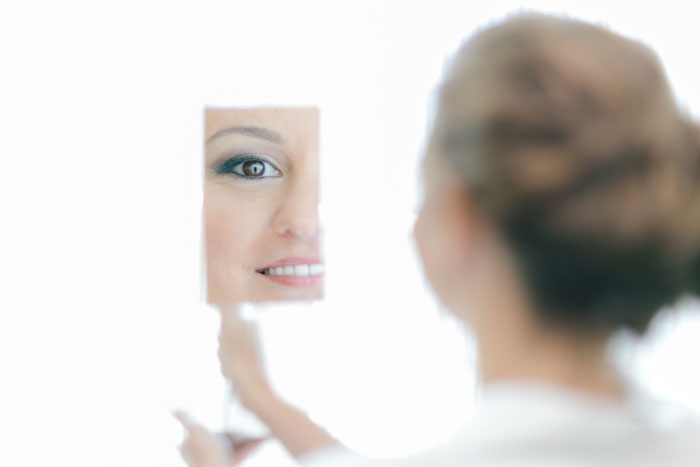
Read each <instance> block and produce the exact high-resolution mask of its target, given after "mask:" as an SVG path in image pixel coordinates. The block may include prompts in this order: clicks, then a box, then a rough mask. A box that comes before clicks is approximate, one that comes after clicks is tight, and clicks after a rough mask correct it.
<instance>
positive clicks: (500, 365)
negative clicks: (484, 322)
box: [477, 327, 625, 400]
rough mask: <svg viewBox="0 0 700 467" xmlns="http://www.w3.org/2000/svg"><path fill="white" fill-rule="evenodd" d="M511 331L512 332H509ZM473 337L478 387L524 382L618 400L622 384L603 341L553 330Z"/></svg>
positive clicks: (500, 332) (620, 396)
mask: <svg viewBox="0 0 700 467" xmlns="http://www.w3.org/2000/svg"><path fill="white" fill-rule="evenodd" d="M511 329H512V330H513V331H514V329H513V327H511ZM497 331H498V332H493V333H490V335H486V333H484V332H482V333H477V334H481V335H478V336H477V337H478V338H479V352H480V361H481V369H482V378H483V381H484V383H486V384H488V383H491V382H497V381H504V380H527V381H533V382H541V383H544V384H552V385H557V386H562V387H565V388H567V389H570V390H574V391H577V392H581V393H586V394H589V395H591V396H598V397H604V398H613V399H617V400H619V399H622V398H623V397H624V395H625V390H624V384H623V382H622V380H621V378H620V376H619V375H618V373H617V372H616V371H615V369H614V367H613V365H612V364H611V363H610V362H609V361H608V359H607V358H606V340H605V339H593V338H585V337H581V336H574V335H571V334H566V333H564V332H562V331H561V330H558V331H557V330H555V329H541V328H540V329H530V330H529V331H528V332H511V333H509V334H510V335H504V333H503V329H502V328H501V329H500V330H497Z"/></svg>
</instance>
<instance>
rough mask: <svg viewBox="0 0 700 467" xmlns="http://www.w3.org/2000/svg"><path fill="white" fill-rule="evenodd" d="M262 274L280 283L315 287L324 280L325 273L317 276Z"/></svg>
mask: <svg viewBox="0 0 700 467" xmlns="http://www.w3.org/2000/svg"><path fill="white" fill-rule="evenodd" d="M261 276H263V277H265V278H266V279H270V280H271V281H275V282H277V283H278V284H283V285H288V286H292V287H314V286H316V285H320V284H321V281H322V280H323V275H317V276H271V275H269V274H261Z"/></svg>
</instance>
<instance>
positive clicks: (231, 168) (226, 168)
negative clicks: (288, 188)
mask: <svg viewBox="0 0 700 467" xmlns="http://www.w3.org/2000/svg"><path fill="white" fill-rule="evenodd" d="M250 161H255V162H261V163H262V164H263V166H264V169H263V174H266V173H267V172H269V171H270V170H274V171H276V172H277V174H275V175H262V176H259V177H256V176H250V175H246V174H244V173H242V172H236V169H237V168H238V167H240V166H242V165H243V164H245V163H246V162H250ZM216 173H217V174H218V175H233V176H235V177H237V178H242V179H245V180H262V179H264V178H279V177H281V176H282V171H281V170H280V169H278V168H277V167H276V166H275V165H274V164H273V163H272V162H270V161H268V160H267V159H266V158H264V157H262V156H259V155H256V154H241V155H239V156H235V157H231V158H230V159H227V160H226V161H224V162H222V163H221V164H219V165H218V166H217V167H216Z"/></svg>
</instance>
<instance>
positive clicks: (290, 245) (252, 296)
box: [204, 108, 323, 305]
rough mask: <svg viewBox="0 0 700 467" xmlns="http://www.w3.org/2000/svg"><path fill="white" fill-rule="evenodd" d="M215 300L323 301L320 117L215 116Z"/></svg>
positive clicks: (209, 229) (211, 148)
mask: <svg viewBox="0 0 700 467" xmlns="http://www.w3.org/2000/svg"><path fill="white" fill-rule="evenodd" d="M205 140H206V151H205V152H206V160H205V168H204V169H205V176H204V224H205V240H206V241H205V243H206V259H207V294H208V300H209V302H211V303H214V304H216V305H226V304H230V303H234V302H240V301H267V300H294V299H314V298H320V296H321V292H322V290H321V286H322V284H321V279H322V272H323V270H322V269H323V267H322V266H321V259H320V252H319V225H318V212H317V208H318V110H317V109H315V108H258V109H207V110H206V114H205Z"/></svg>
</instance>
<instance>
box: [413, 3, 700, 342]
mask: <svg viewBox="0 0 700 467" xmlns="http://www.w3.org/2000/svg"><path fill="white" fill-rule="evenodd" d="M424 165H425V168H426V185H427V194H426V203H425V205H424V208H423V211H422V212H421V216H420V218H419V221H418V223H417V226H416V234H417V237H418V241H419V245H420V246H421V251H422V253H423V258H424V261H425V266H426V270H427V273H428V277H429V279H430V281H431V283H432V284H433V285H434V287H435V289H436V291H437V292H438V294H439V295H440V297H441V298H442V300H443V301H445V302H446V304H447V305H448V306H449V307H451V308H454V307H457V306H458V302H459V297H461V296H463V295H464V293H465V292H464V291H465V290H467V289H468V287H467V286H466V285H465V283H464V280H463V279H464V278H465V277H466V274H468V273H473V272H474V269H475V266H474V265H475V264H478V265H480V266H479V267H481V268H483V263H484V257H485V256H488V259H486V261H485V262H486V263H489V264H491V263H493V262H494V261H493V258H495V257H496V256H498V255H491V254H490V253H488V252H484V251H478V250H479V248H481V250H486V251H491V252H494V251H497V250H498V249H497V248H490V247H487V245H493V244H494V242H493V241H492V240H494V239H498V242H495V243H498V244H499V245H502V246H503V250H504V251H507V252H508V255H507V256H508V257H509V258H510V259H511V260H512V261H511V263H512V265H513V270H515V271H517V276H518V277H519V281H520V282H521V284H522V285H523V286H524V287H523V290H525V291H526V294H527V297H528V300H529V302H530V304H531V308H532V309H533V310H536V316H535V318H536V319H537V320H538V321H540V322H543V323H547V324H554V325H561V326H566V327H571V328H575V329H577V330H579V331H583V332H585V333H595V334H601V335H605V334H609V333H610V332H612V331H614V330H616V329H618V328H620V327H628V328H631V329H633V330H635V331H637V332H643V331H644V330H645V328H646V327H647V325H648V323H649V321H650V319H651V318H652V316H653V315H654V313H655V312H656V311H657V310H658V308H660V307H661V306H663V305H666V304H671V303H673V301H675V300H676V299H677V298H678V297H679V296H680V295H681V294H683V293H686V292H691V293H698V292H700V283H699V282H700V131H698V126H697V124H696V123H694V122H692V121H690V120H689V119H688V118H687V117H686V116H684V115H683V114H682V113H681V112H680V111H679V110H678V108H677V106H676V104H675V102H674V99H673V95H672V92H671V90H670V88H669V85H668V83H667V80H666V77H665V75H664V72H663V70H662V68H661V66H660V64H659V62H658V59H657V58H656V57H655V55H654V54H653V53H652V52H651V51H650V50H649V49H648V48H646V47H645V46H643V45H641V44H639V43H637V42H634V41H632V40H629V39H626V38H623V37H620V36H618V35H616V34H613V33H612V32H610V31H607V30H605V29H602V28H599V27H595V26H592V25H590V24H586V23H583V22H578V21H573V20H567V19H557V18H551V17H547V16H542V15H524V16H519V17H516V18H513V19H511V20H508V21H506V22H504V23H502V24H499V25H496V26H494V27H491V28H488V29H486V30H484V31H482V32H480V33H479V34H477V35H476V36H475V37H474V38H472V39H471V40H470V41H469V42H468V43H466V44H465V45H464V46H463V47H462V49H461V50H460V51H459V53H458V55H457V56H456V58H455V60H454V63H453V65H452V68H451V70H450V71H449V73H448V75H447V76H446V78H445V80H444V82H443V84H442V87H441V89H440V95H439V107H438V112H437V116H436V120H435V125H434V129H433V133H432V135H431V138H430V142H429V144H428V147H427V155H426V159H425V161H424ZM484 239H490V240H489V241H488V242H486V241H484ZM477 247H478V248H477ZM492 269H493V268H492ZM494 277H495V276H494Z"/></svg>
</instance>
